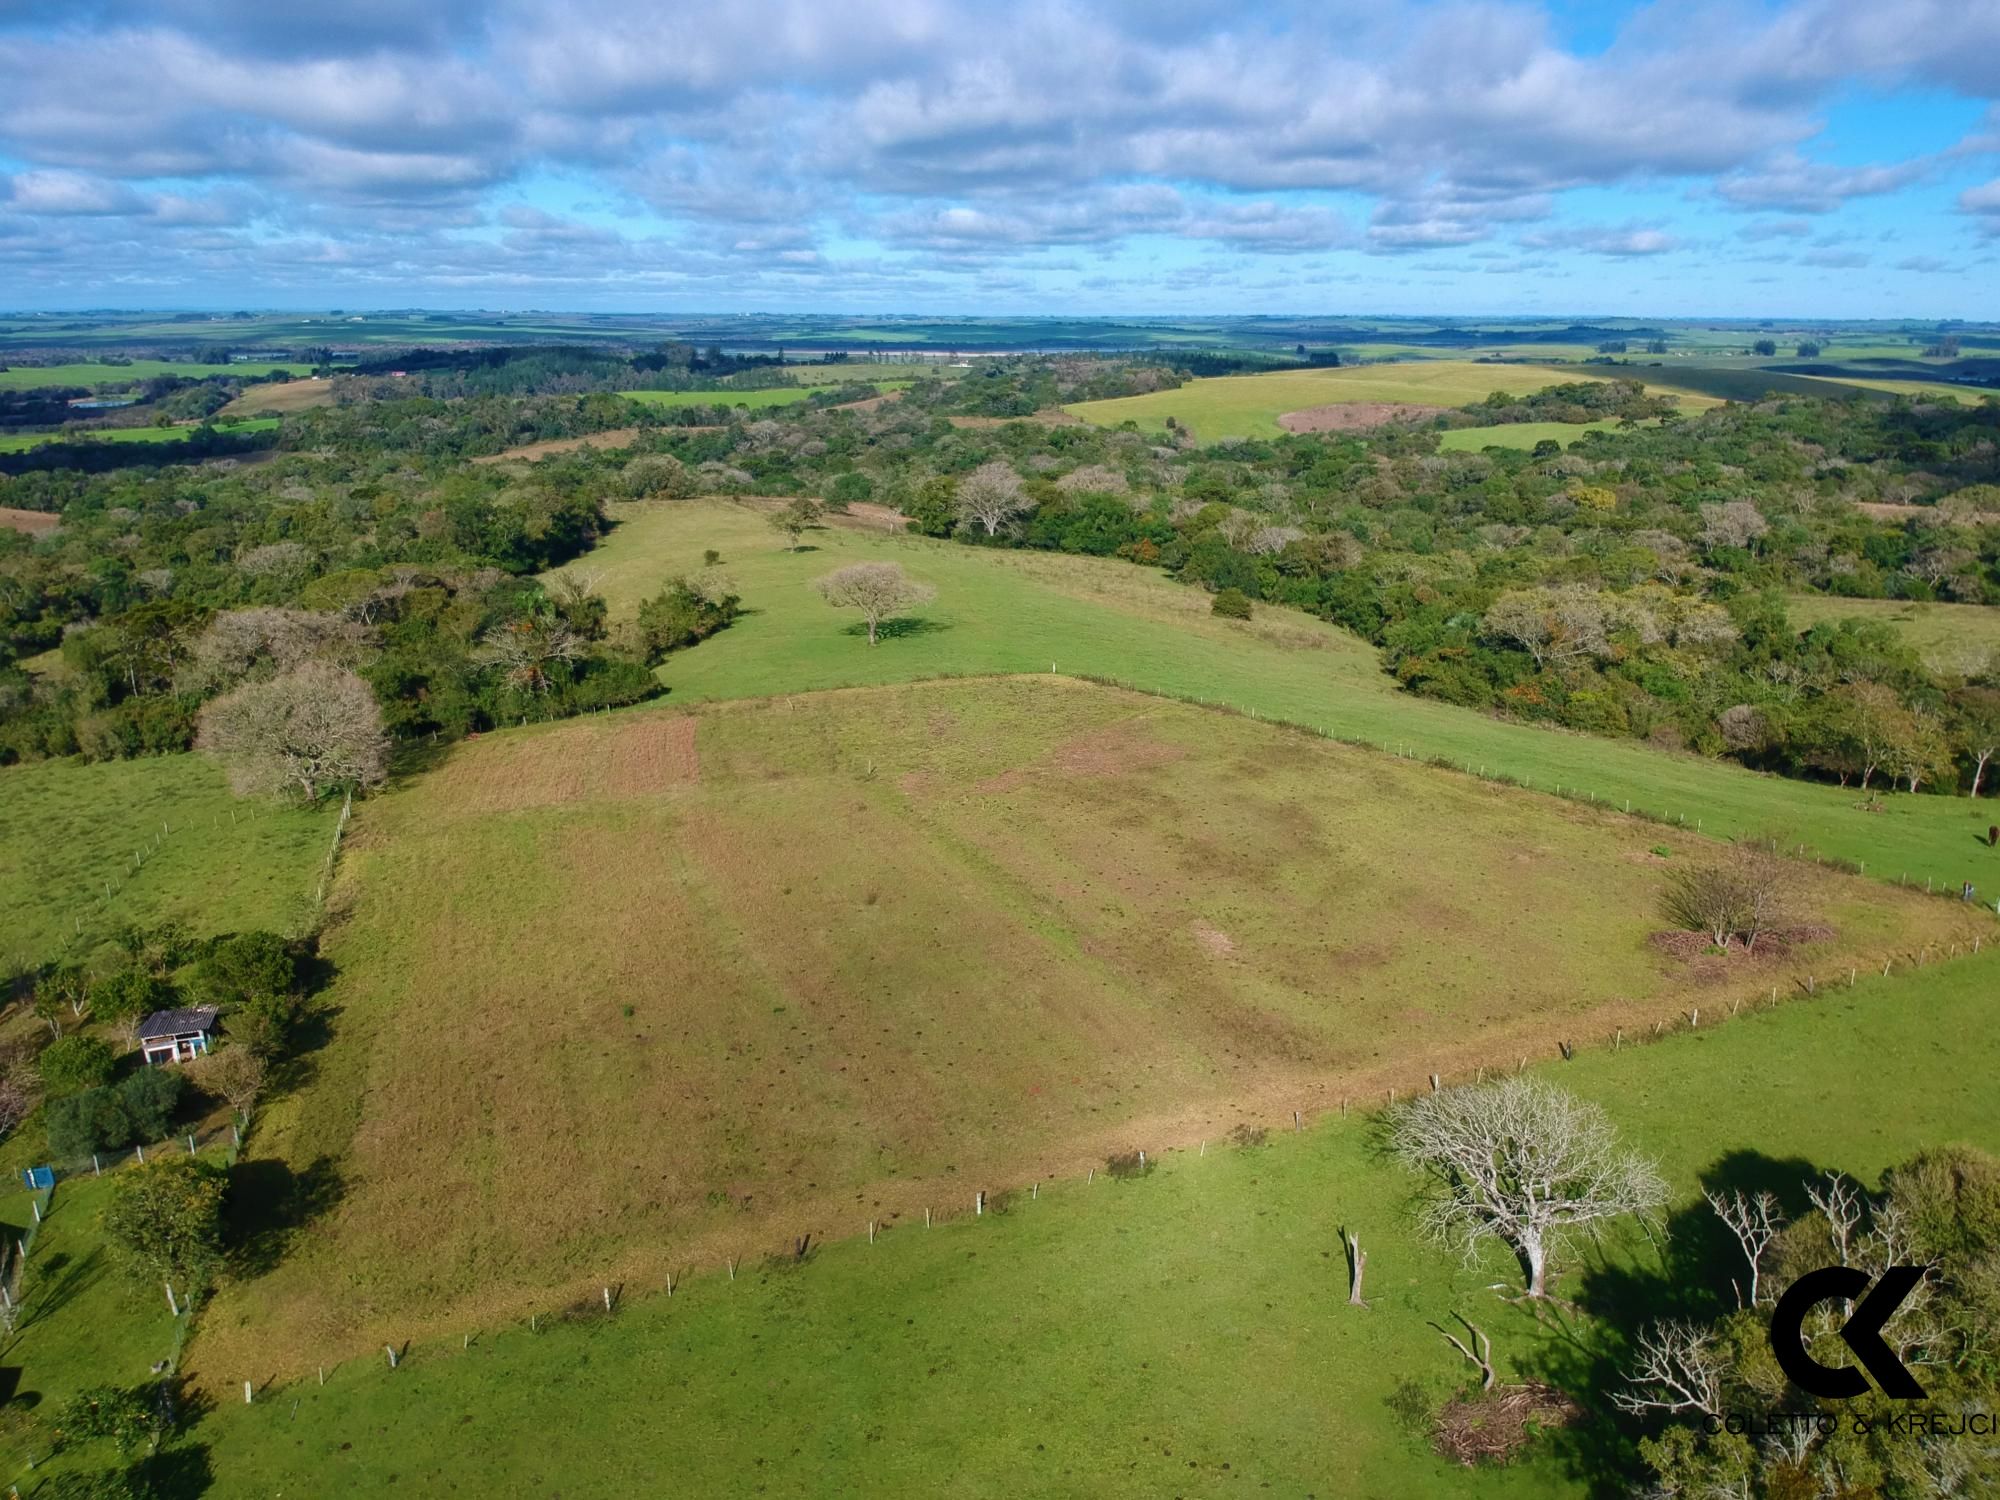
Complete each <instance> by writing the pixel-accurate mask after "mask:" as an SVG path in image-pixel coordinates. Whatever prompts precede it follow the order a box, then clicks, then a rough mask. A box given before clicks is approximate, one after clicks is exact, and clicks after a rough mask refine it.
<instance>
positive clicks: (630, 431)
mask: <svg viewBox="0 0 2000 1500" xmlns="http://www.w3.org/2000/svg"><path fill="white" fill-rule="evenodd" d="M704 430H708V429H704ZM638 436H639V429H638V428H636V427H613V428H612V429H611V430H610V431H608V432H593V433H590V434H588V435H586V436H584V437H573V438H549V439H547V440H545V441H543V442H539V443H523V444H522V445H521V446H520V447H518V448H508V449H506V450H505V451H503V452H500V453H489V454H488V455H487V456H486V457H484V458H475V459H474V460H473V462H474V463H476V464H503V463H506V462H507V461H508V460H510V459H517V458H526V459H536V458H547V457H548V456H549V455H550V454H552V453H574V452H576V450H577V449H579V448H629V447H631V446H632V442H633V439H635V438H637V437H638Z"/></svg>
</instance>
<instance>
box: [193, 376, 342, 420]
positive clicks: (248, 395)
mask: <svg viewBox="0 0 2000 1500" xmlns="http://www.w3.org/2000/svg"><path fill="white" fill-rule="evenodd" d="M332 404H333V382H332V381H331V380H329V379H326V378H324V377H321V376H313V377H311V378H309V379H306V380H285V381H274V382H272V383H270V384H268V385H256V386H252V387H251V388H250V389H249V390H247V391H245V392H244V393H243V394H242V395H240V396H238V397H237V398H236V399H235V400H234V401H232V402H230V403H229V404H228V405H227V406H225V407H223V408H222V410H221V411H220V412H218V413H217V415H218V416H219V417H223V418H227V419H229V420H231V421H234V420H235V419H236V418H238V417H254V416H258V415H260V414H262V413H264V412H270V411H275V412H280V413H283V412H295V411H310V410H311V409H312V408H313V407H315V406H331V405H332Z"/></svg>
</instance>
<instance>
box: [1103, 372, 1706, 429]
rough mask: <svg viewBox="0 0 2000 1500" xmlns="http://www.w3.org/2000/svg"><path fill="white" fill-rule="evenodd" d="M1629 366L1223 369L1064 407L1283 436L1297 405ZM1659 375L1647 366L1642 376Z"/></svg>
mask: <svg viewBox="0 0 2000 1500" xmlns="http://www.w3.org/2000/svg"><path fill="white" fill-rule="evenodd" d="M1619 373H1621V372H1617V371H1604V370H1597V369H1559V368H1555V367H1552V366H1548V365H1508V364H1481V363H1478V362H1476V361H1472V360H1432V361H1423V362H1412V363H1407V364H1391V365H1352V366H1343V367H1341V368H1339V369H1330V370H1285V371H1282V372H1280V373H1278V374H1274V375H1221V376H1216V377H1213V378H1210V379H1204V380H1191V381H1189V382H1188V383H1187V384H1186V385H1184V386H1182V387H1180V388H1179V389H1178V390H1172V391H1154V392H1153V393H1151V394H1150V395H1145V396H1119V397H1115V398H1113V399H1111V400H1108V401H1080V402H1077V403H1075V404H1073V405H1071V406H1068V407H1066V408H1064V409H1065V410H1066V411H1069V412H1070V413H1072V414H1073V415H1075V416H1079V417H1082V418H1084V419H1085V420H1086V421H1091V422H1096V423H1099V424H1100V425H1102V426H1106V427H1115V426H1117V425H1118V424H1119V423H1120V422H1128V421H1129V422H1137V423H1138V424H1139V426H1140V427H1141V428H1143V429H1145V430H1146V431H1149V432H1160V431H1164V430H1165V428H1166V421H1167V418H1168V417H1172V418H1173V419H1174V420H1175V421H1177V422H1179V423H1180V424H1181V425H1182V426H1184V427H1187V428H1190V429H1192V430H1193V432H1194V434H1195V436H1196V438H1198V439H1199V440H1201V441H1202V442H1208V443H1213V442H1222V441H1224V440H1226V439H1229V438H1244V437H1278V436H1281V435H1282V433H1283V429H1282V428H1280V427H1279V425H1278V418H1279V417H1281V416H1283V415H1284V414H1285V413H1286V412H1289V411H1299V410H1302V409H1304V408H1306V407H1309V406H1325V405H1328V404H1330V403H1333V402H1339V401H1388V402H1407V403H1411V404H1413V405H1422V406H1464V405H1466V404H1468V403H1469V402H1473V401H1484V400H1485V399H1486V398H1487V397H1488V396H1489V395H1491V394H1492V393H1493V392H1495V391H1506V392H1508V393H1509V394H1510V395H1517V396H1526V395H1532V394H1533V393H1534V392H1536V391H1539V390H1542V389H1544V388H1545V387H1548V386H1551V385H1560V384H1563V383H1565V382H1568V381H1575V380H1605V379H1611V378H1613V377H1614V376H1615V375H1617V374H1619ZM1642 377H1643V378H1648V379H1651V378H1652V376H1651V374H1650V373H1649V372H1646V371H1636V372H1633V373H1632V377H1631V378H1634V379H1638V378H1642ZM1650 389H1652V390H1653V391H1654V392H1655V394H1663V395H1670V396H1677V397H1679V399H1680V403H1681V405H1682V407H1683V408H1684V409H1686V410H1689V411H1699V410H1701V409H1703V408H1704V407H1708V406H1713V405H1715V404H1716V403H1715V402H1714V401H1713V400H1712V399H1710V398H1708V397H1704V396H1698V395H1689V394H1685V393H1683V392H1681V391H1679V390H1675V389H1672V388H1669V387H1665V386H1659V385H1657V384H1656V385H1654V386H1652V387H1650Z"/></svg>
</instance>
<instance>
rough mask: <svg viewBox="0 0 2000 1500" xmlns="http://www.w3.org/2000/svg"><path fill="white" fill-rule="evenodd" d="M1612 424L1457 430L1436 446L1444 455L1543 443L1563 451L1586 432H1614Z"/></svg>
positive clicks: (1544, 424)
mask: <svg viewBox="0 0 2000 1500" xmlns="http://www.w3.org/2000/svg"><path fill="white" fill-rule="evenodd" d="M1617 430H1618V424H1617V423H1616V422H1506V423H1502V424H1501V425H1500V426H1498V427H1458V428H1454V429H1452V430H1451V431H1450V432H1447V433H1445V434H1444V436H1443V440H1442V441H1441V443H1440V444H1439V446H1440V447H1442V448H1443V449H1444V451H1445V452H1447V453H1477V452H1478V451H1479V450H1480V449H1481V448H1486V447H1498V448H1532V447H1534V446H1535V444H1537V443H1540V442H1544V441H1553V442H1558V443H1561V444H1562V445H1563V446H1564V447H1565V448H1567V447H1568V446H1569V445H1570V444H1571V443H1573V442H1576V441H1577V440H1578V439H1579V438H1581V437H1582V436H1583V435H1584V434H1585V433H1586V432H1616V431H1617Z"/></svg>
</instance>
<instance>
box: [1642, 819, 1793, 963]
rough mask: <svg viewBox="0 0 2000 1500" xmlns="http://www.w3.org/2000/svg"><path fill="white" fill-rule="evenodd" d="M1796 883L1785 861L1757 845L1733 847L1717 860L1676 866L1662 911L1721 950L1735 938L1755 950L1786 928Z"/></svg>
mask: <svg viewBox="0 0 2000 1500" xmlns="http://www.w3.org/2000/svg"><path fill="white" fill-rule="evenodd" d="M1794 885H1795V881H1794V880H1793V875H1792V868H1791V866H1790V865H1789V864H1788V863H1787V862H1786V861H1785V859H1784V857H1783V856H1781V855H1779V854H1776V853H1773V852H1772V851H1771V850H1769V849H1766V848H1763V847H1762V846H1760V845H1757V844H1734V845H1731V846H1730V848H1729V849H1727V850H1726V851H1724V852H1723V853H1722V854H1720V855H1718V856H1717V857H1716V858H1714V859H1710V860H1707V861H1704V862H1702V863H1700V864H1685V865H1676V866H1675V867H1674V868H1673V869H1672V870H1670V871H1669V872H1668V874H1667V887H1666V891H1665V892H1664V893H1663V895H1662V897H1661V906H1662V909H1663V910H1664V911H1665V913H1666V916H1667V919H1668V920H1669V921H1671V922H1673V923H1674V924H1675V925H1676V926H1679V927H1684V928H1686V929H1687V930H1688V931H1690V932H1700V933H1705V934H1707V936H1708V938H1709V940H1710V941H1711V942H1713V943H1714V944H1715V946H1716V947H1718V948H1726V947H1727V946H1729V940H1730V939H1731V938H1735V937H1740V938H1742V939H1743V946H1744V947H1745V948H1746V949H1755V948H1756V946H1757V939H1758V937H1759V936H1760V935H1761V934H1763V933H1766V932H1769V931H1770V930H1771V929H1772V928H1774V927H1776V926H1779V925H1780V924H1781V923H1783V922H1784V920H1785V919H1786V917H1787V915H1788V907H1789V905H1790V901H1791V897H1792V892H1793V888H1794Z"/></svg>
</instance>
